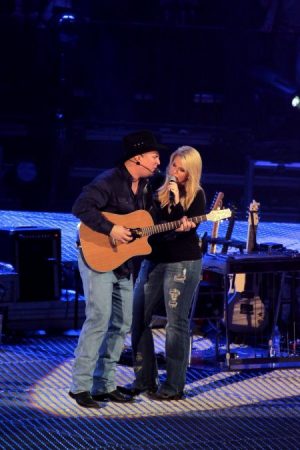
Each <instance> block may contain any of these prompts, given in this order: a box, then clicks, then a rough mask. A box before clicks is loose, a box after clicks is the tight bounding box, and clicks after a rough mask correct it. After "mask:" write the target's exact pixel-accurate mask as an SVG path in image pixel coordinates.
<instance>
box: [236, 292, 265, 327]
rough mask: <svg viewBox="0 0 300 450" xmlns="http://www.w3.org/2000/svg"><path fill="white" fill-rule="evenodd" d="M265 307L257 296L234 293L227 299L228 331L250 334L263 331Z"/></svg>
mask: <svg viewBox="0 0 300 450" xmlns="http://www.w3.org/2000/svg"><path fill="white" fill-rule="evenodd" d="M266 318H267V315H266V310H265V305H264V303H263V302H262V300H261V298H260V297H259V296H258V295H253V294H251V295H249V294H248V295H246V293H245V296H244V294H243V293H240V292H235V293H234V294H232V296H231V297H229V299H228V323H229V329H230V331H233V332H235V333H251V332H257V331H258V330H263V329H264V328H265V326H266V324H267V320H266Z"/></svg>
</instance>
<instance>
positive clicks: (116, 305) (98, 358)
mask: <svg viewBox="0 0 300 450" xmlns="http://www.w3.org/2000/svg"><path fill="white" fill-rule="evenodd" d="M78 265H79V270H80V275H81V278H82V282H83V290H84V295H85V301H86V308H85V314H86V319H85V322H84V324H83V326H82V330H81V333H80V337H79V341H78V345H77V348H76V350H75V361H74V366H73V372H72V384H71V391H72V392H73V393H74V394H76V393H79V392H83V391H90V392H91V393H92V394H96V393H102V392H111V391H113V390H114V389H116V384H115V371H116V365H117V362H118V361H119V359H120V355H121V352H122V349H123V344H124V340H125V337H126V334H127V333H128V332H129V331H130V326H131V319H132V296H133V284H132V279H127V278H120V279H118V278H117V277H116V275H115V274H114V272H103V273H99V272H94V271H93V270H90V269H89V268H88V267H87V266H86V264H85V263H84V262H83V260H82V258H81V256H79V258H78Z"/></svg>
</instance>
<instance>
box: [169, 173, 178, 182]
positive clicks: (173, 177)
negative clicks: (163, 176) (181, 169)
mask: <svg viewBox="0 0 300 450" xmlns="http://www.w3.org/2000/svg"><path fill="white" fill-rule="evenodd" d="M172 182H174V183H177V178H176V177H175V176H174V175H172V176H170V178H169V183H172Z"/></svg>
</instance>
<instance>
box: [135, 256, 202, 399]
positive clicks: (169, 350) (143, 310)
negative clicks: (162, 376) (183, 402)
mask: <svg viewBox="0 0 300 450" xmlns="http://www.w3.org/2000/svg"><path fill="white" fill-rule="evenodd" d="M201 269H202V260H201V259H199V260H196V261H181V262H176V263H159V264H155V263H153V262H150V261H148V260H144V261H143V263H142V265H141V268H140V272H139V276H138V278H137V280H136V283H135V288H134V300H133V324H132V350H133V364H134V371H135V376H136V379H135V381H134V386H135V387H137V388H139V389H146V388H149V387H151V386H154V385H155V384H157V380H158V370H157V363H156V358H155V351H154V350H155V349H154V341H153V335H152V330H151V327H150V325H151V320H152V314H153V310H154V308H155V306H156V305H157V304H158V303H159V302H160V300H162V299H164V304H165V309H166V314H167V327H166V372H167V376H166V381H165V382H164V383H163V385H162V386H161V390H162V391H164V392H166V393H168V394H171V395H172V394H176V393H178V392H181V391H182V390H183V388H184V385H185V380H186V369H187V365H188V357H189V346H190V336H189V311H190V308H191V302H192V297H193V293H194V290H195V289H196V287H197V285H198V283H199V281H200V276H201Z"/></svg>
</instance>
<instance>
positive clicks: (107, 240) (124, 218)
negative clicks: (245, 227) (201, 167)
mask: <svg viewBox="0 0 300 450" xmlns="http://www.w3.org/2000/svg"><path fill="white" fill-rule="evenodd" d="M101 214H103V216H104V217H105V218H106V219H107V220H109V221H110V222H112V223H113V224H114V225H122V226H124V227H127V228H128V229H129V230H130V231H131V233H132V236H133V239H132V241H130V242H128V243H127V244H123V243H121V242H119V241H115V240H114V239H112V238H111V237H110V236H107V235H106V234H103V233H99V232H97V231H94V230H92V229H91V228H89V227H88V226H87V225H85V224H83V223H80V224H79V240H80V247H81V253H82V256H83V258H84V260H85V262H86V264H87V265H88V266H89V267H90V268H91V269H92V270H95V271H96V272H108V271H110V270H114V269H116V268H117V267H119V266H120V265H121V264H123V263H124V262H125V261H127V260H128V259H130V258H132V257H134V256H138V255H147V254H149V253H151V247H150V245H149V243H148V237H149V236H151V235H153V234H157V233H163V232H165V231H170V230H175V229H176V228H179V227H180V224H181V221H180V220H176V221H173V222H166V223H160V224H157V225H154V223H153V219H152V217H151V215H150V214H149V213H148V212H147V211H144V210H137V211H134V212H132V213H129V214H123V215H119V214H114V213H109V212H102V213H101ZM230 215H231V211H230V209H228V208H227V209H221V210H218V211H211V212H210V213H209V214H204V215H202V216H196V217H191V218H190V220H192V221H193V222H194V223H195V224H196V225H198V224H200V223H201V222H205V221H207V220H209V221H212V222H215V221H218V220H222V219H227V218H229V217H230Z"/></svg>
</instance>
